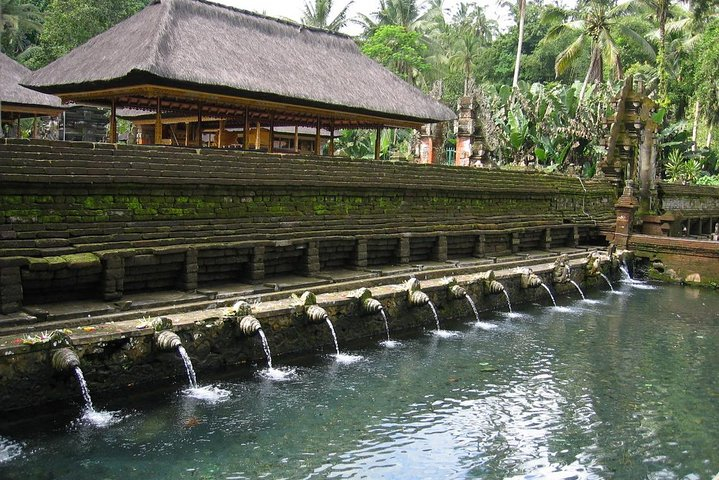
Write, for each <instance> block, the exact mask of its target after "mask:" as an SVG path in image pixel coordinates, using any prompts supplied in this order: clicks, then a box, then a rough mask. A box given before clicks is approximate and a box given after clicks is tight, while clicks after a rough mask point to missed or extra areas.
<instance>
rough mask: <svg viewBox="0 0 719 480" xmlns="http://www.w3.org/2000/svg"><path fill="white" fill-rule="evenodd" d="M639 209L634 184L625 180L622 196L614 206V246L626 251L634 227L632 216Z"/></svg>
mask: <svg viewBox="0 0 719 480" xmlns="http://www.w3.org/2000/svg"><path fill="white" fill-rule="evenodd" d="M638 208H639V201H638V200H637V198H636V196H635V195H634V182H632V181H631V180H627V183H626V186H625V187H624V192H623V193H622V196H621V197H619V200H617V203H616V204H615V205H614V210H615V211H616V212H617V223H616V228H615V230H614V245H616V246H617V248H621V249H626V248H627V244H628V243H629V237H630V236H631V234H632V227H633V225H634V214H635V213H636V211H637V209H638Z"/></svg>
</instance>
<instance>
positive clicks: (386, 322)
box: [379, 308, 392, 342]
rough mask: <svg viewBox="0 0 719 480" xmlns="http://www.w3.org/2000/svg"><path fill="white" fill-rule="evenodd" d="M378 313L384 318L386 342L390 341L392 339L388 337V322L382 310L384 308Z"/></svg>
mask: <svg viewBox="0 0 719 480" xmlns="http://www.w3.org/2000/svg"><path fill="white" fill-rule="evenodd" d="M379 313H380V314H381V315H382V319H383V320H384V329H385V331H386V332H387V342H391V341H392V340H391V339H390V338H389V322H388V321H387V314H386V313H385V311H384V308H383V309H381V310H380V311H379Z"/></svg>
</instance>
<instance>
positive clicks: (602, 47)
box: [544, 2, 654, 101]
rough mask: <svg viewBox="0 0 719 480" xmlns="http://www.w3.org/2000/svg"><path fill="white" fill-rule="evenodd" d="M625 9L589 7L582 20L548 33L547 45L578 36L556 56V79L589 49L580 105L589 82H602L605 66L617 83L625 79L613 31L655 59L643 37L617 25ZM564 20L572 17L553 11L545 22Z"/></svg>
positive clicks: (556, 27) (622, 5)
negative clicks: (569, 35)
mask: <svg viewBox="0 0 719 480" xmlns="http://www.w3.org/2000/svg"><path fill="white" fill-rule="evenodd" d="M626 9H627V7H626V4H621V5H616V6H613V7H607V6H606V5H605V4H604V3H601V2H591V3H587V4H585V5H584V7H583V8H582V9H581V10H580V18H578V19H569V20H568V21H565V22H563V23H561V24H558V25H556V26H554V27H552V28H551V29H550V30H549V32H547V35H546V37H545V40H547V41H551V40H555V39H557V38H558V37H559V36H560V35H561V34H562V33H564V32H567V31H571V32H575V33H576V34H577V38H576V39H575V40H574V41H573V42H572V43H571V44H570V45H569V46H568V47H567V48H566V49H564V51H562V52H561V53H560V54H559V55H557V58H556V60H555V62H554V72H555V74H556V75H557V76H559V75H561V74H562V73H564V71H566V69H567V68H569V67H570V66H571V65H572V64H573V63H574V62H575V61H576V60H577V58H579V56H580V55H581V54H582V53H583V52H585V51H586V50H587V48H589V56H590V59H589V68H588V69H587V74H586V76H585V77H584V83H583V84H582V89H581V91H580V94H579V98H580V101H581V99H582V98H584V94H585V92H586V89H587V85H588V84H589V82H600V81H602V79H603V76H604V73H603V72H604V64H605V62H606V63H607V64H609V65H610V66H611V68H612V71H613V72H614V77H615V78H616V79H620V78H622V77H623V76H624V70H623V68H622V62H621V58H620V55H619V53H620V52H619V47H618V45H617V43H616V41H615V40H614V36H613V35H612V30H614V29H615V28H617V29H620V30H621V31H622V33H623V34H624V35H625V36H626V37H628V38H631V39H633V40H634V41H635V42H637V43H639V44H640V45H641V46H642V47H643V48H644V50H645V52H646V53H648V54H649V55H651V56H653V55H654V52H653V49H652V48H651V45H649V43H648V42H647V41H646V40H645V39H644V38H642V36H641V35H639V34H638V33H637V32H635V31H634V30H632V29H631V28H629V27H627V26H626V25H622V24H619V23H618V22H617V21H616V20H617V18H618V17H620V16H621V15H624V14H625V12H626ZM562 16H563V17H564V18H565V20H566V18H567V17H568V16H569V15H568V12H566V11H564V10H561V9H557V8H554V9H550V10H548V11H547V12H545V15H544V19H545V20H546V19H548V18H552V17H554V18H558V17H562Z"/></svg>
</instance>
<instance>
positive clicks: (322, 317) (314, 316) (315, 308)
mask: <svg viewBox="0 0 719 480" xmlns="http://www.w3.org/2000/svg"><path fill="white" fill-rule="evenodd" d="M305 314H306V315H307V318H308V319H309V321H310V322H312V323H321V322H323V321H327V320H329V319H330V316H329V314H328V313H327V311H326V310H325V309H324V308H322V307H320V306H319V305H310V306H308V307H307V309H306V310H305Z"/></svg>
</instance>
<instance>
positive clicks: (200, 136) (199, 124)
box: [197, 103, 202, 148]
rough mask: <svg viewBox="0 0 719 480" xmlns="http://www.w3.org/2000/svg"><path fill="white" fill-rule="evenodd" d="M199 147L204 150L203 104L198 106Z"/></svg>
mask: <svg viewBox="0 0 719 480" xmlns="http://www.w3.org/2000/svg"><path fill="white" fill-rule="evenodd" d="M197 146H198V147H200V148H202V103H198V104H197Z"/></svg>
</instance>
